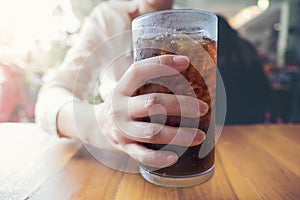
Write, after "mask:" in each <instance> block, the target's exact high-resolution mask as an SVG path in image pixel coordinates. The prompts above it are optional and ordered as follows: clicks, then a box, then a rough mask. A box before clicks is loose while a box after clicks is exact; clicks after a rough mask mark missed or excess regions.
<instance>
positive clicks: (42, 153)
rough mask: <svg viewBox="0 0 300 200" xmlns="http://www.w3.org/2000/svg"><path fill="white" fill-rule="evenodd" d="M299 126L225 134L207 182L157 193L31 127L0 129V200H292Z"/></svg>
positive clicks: (298, 173) (296, 194) (299, 158)
mask: <svg viewBox="0 0 300 200" xmlns="http://www.w3.org/2000/svg"><path fill="white" fill-rule="evenodd" d="M299 144H300V125H268V126H267V125H253V126H228V127H224V130H223V133H222V135H221V137H220V139H219V141H218V143H217V147H216V161H215V165H216V169H215V170H216V171H215V175H214V176H213V178H212V179H211V180H210V181H208V182H206V183H204V184H202V185H198V186H194V187H189V188H165V187H159V186H156V185H153V184H151V183H148V182H147V181H145V180H144V179H143V178H142V177H141V176H140V175H139V174H134V173H124V172H120V171H117V170H113V169H111V168H108V167H106V166H104V165H103V164H101V163H100V162H98V161H97V160H96V159H94V158H93V157H92V156H91V155H90V154H89V153H88V152H87V151H86V150H85V149H84V148H83V147H82V145H81V144H80V143H78V142H75V141H71V140H68V139H51V137H48V136H47V135H46V133H45V132H43V131H42V130H41V129H40V128H39V127H37V126H36V125H34V124H0V150H1V151H0V158H1V162H0V199H1V200H2V199H43V200H47V199H51V200H52V199H55V200H57V199H88V200H90V199H91V200H94V199H99V200H105V199H108V200H111V199H118V200H126V199H129V200H148V199H153V200H160V199H163V200H165V199H171V200H177V199H178V200H190V199H191V200H198V199H209V200H211V199H217V200H219V199H272V200H273V199H274V200H276V199H287V200H290V199H300V145H299Z"/></svg>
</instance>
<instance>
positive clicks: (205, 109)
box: [200, 103, 209, 117]
mask: <svg viewBox="0 0 300 200" xmlns="http://www.w3.org/2000/svg"><path fill="white" fill-rule="evenodd" d="M208 109H209V107H208V105H207V103H200V116H201V117H202V116H204V115H206V113H207V112H208Z"/></svg>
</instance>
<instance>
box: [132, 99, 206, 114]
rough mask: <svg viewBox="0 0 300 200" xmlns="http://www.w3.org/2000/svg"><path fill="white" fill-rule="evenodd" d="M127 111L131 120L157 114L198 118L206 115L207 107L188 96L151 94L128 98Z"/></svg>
mask: <svg viewBox="0 0 300 200" xmlns="http://www.w3.org/2000/svg"><path fill="white" fill-rule="evenodd" d="M128 111H129V115H130V117H132V118H140V117H146V116H153V115H159V114H167V115H169V116H183V117H189V118H199V117H201V116H204V115H205V114H206V113H207V111H208V105H207V104H206V103H205V102H203V101H200V100H198V99H197V98H193V97H189V96H183V95H173V94H162V93H151V94H145V95H139V96H135V97H132V98H129V101H128Z"/></svg>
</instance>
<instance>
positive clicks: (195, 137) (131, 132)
mask: <svg viewBox="0 0 300 200" xmlns="http://www.w3.org/2000/svg"><path fill="white" fill-rule="evenodd" d="M188 65H189V60H188V58H187V57H183V56H175V55H164V56H158V57H153V58H149V59H145V60H142V61H139V62H136V63H134V64H132V65H131V66H130V68H129V69H128V70H127V71H126V73H125V74H124V75H123V77H122V78H121V79H120V81H119V82H118V84H117V85H116V87H115V88H114V90H113V91H112V92H111V93H110V95H109V96H108V98H107V99H106V100H105V102H104V103H102V104H99V105H97V106H96V109H97V110H96V113H98V114H97V119H98V122H99V124H100V127H101V131H102V133H103V134H104V135H105V136H106V138H107V139H108V140H109V141H110V142H111V143H112V144H113V145H114V146H115V147H116V148H117V149H119V150H121V151H123V152H125V153H127V154H128V155H130V156H131V157H132V158H134V159H135V160H137V161H139V162H141V163H143V164H145V165H149V166H153V167H166V166H170V165H172V164H174V163H175V162H176V161H177V160H178V155H177V154H176V153H174V152H170V151H155V150H152V149H148V148H146V147H145V146H143V144H142V143H154V144H175V145H180V146H193V145H198V144H200V143H202V142H203V140H204V139H205V134H204V133H203V131H201V130H199V129H195V128H187V127H171V126H166V125H163V124H157V123H151V122H150V123H147V122H141V121H138V120H136V119H137V118H140V117H146V116H149V113H150V114H151V115H154V114H164V115H173V116H184V117H190V118H199V117H200V116H203V115H204V114H205V113H206V112H207V110H208V106H207V104H206V103H204V102H202V101H200V100H198V99H196V98H193V97H189V96H180V95H171V94H163V93H152V94H145V95H139V96H134V97H132V94H133V93H134V92H135V90H136V89H137V88H139V87H140V86H142V85H144V84H145V82H146V81H148V80H150V79H154V78H157V77H161V76H169V75H174V74H178V73H179V72H180V71H183V70H184V69H186V68H187V67H188ZM179 102H184V103H179ZM192 105H193V106H192ZM194 105H197V107H196V109H195V106H194ZM162 108H163V109H162Z"/></svg>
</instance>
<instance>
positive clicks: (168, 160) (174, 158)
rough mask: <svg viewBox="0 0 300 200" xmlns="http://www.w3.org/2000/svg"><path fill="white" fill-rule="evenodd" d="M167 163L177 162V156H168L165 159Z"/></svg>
mask: <svg viewBox="0 0 300 200" xmlns="http://www.w3.org/2000/svg"><path fill="white" fill-rule="evenodd" d="M166 160H167V162H168V163H175V162H176V161H177V156H175V155H173V154H170V155H168V156H167V158H166Z"/></svg>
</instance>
